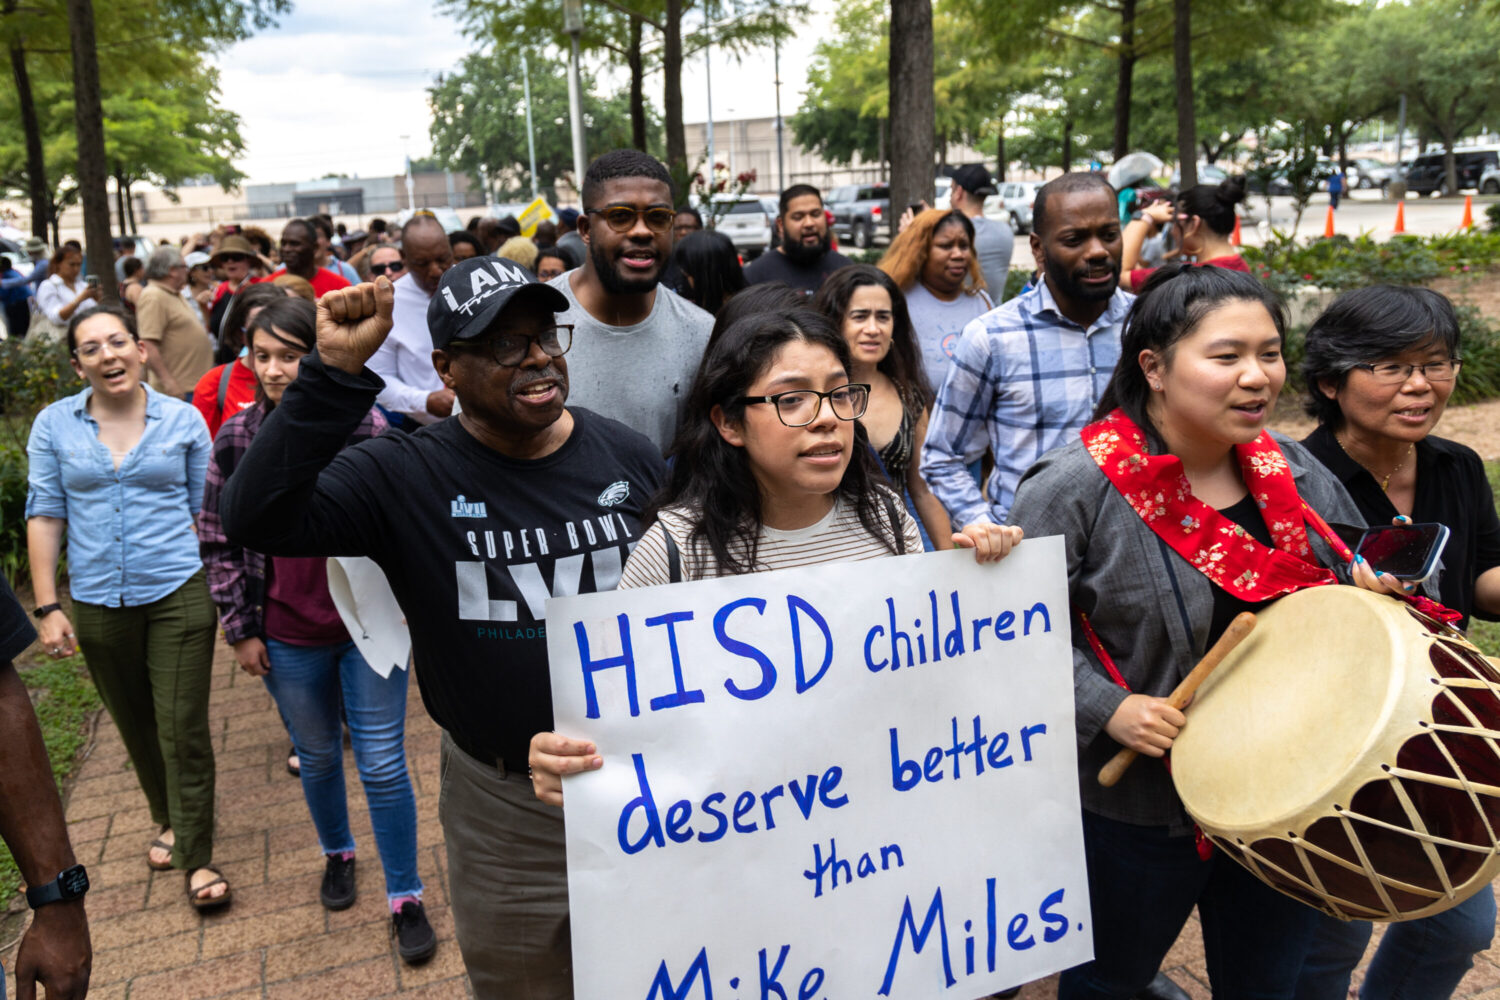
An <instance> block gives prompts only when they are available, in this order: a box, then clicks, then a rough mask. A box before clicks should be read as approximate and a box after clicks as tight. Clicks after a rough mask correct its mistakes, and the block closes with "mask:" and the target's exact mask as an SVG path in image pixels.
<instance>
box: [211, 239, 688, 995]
mask: <svg viewBox="0 0 1500 1000" xmlns="http://www.w3.org/2000/svg"><path fill="white" fill-rule="evenodd" d="M393 298H394V295H393V292H392V288H391V284H390V282H389V281H387V280H386V279H385V278H383V277H382V278H379V279H377V280H376V282H375V283H374V284H362V285H356V286H354V287H352V288H347V289H342V290H339V291H335V292H330V293H328V294H327V295H325V296H323V298H322V299H320V300H319V302H318V321H317V324H318V325H317V340H318V345H317V350H316V351H315V352H314V353H312V354H310V355H308V356H307V357H306V358H304V359H303V361H302V367H301V370H300V373H299V374H298V377H297V380H296V381H295V382H293V383H292V384H291V385H289V386H288V387H287V389H286V392H285V394H284V395H283V397H282V401H281V405H279V406H277V407H276V409H275V410H274V411H273V412H272V413H271V415H270V416H269V417H267V418H266V421H265V423H264V424H263V425H262V427H261V430H260V433H259V434H258V435H257V436H256V438H255V442H254V444H252V445H251V447H250V449H249V451H248V452H247V453H246V454H245V457H244V459H243V460H242V461H241V463H240V466H239V468H238V469H236V470H235V472H234V474H233V475H232V476H231V477H230V479H229V482H228V483H227V485H226V487H225V490H224V496H223V501H222V503H221V504H220V512H221V514H222V515H223V519H224V527H225V529H226V531H227V532H228V534H229V536H230V538H231V539H233V540H235V541H237V542H239V543H241V544H244V545H245V546H247V547H250V548H253V549H255V550H257V551H260V552H266V553H269V554H273V555H286V556H292V555H296V556H312V555H363V556H369V557H370V558H371V559H373V560H374V561H375V562H376V563H378V564H379V565H380V567H381V568H382V569H383V570H384V571H385V575H386V577H387V579H389V580H390V583H391V588H392V590H393V591H394V592H395V595H396V598H397V600H398V601H399V603H400V605H401V608H402V610H403V612H404V613H405V615H406V618H407V624H408V625H409V627H410V629H411V637H412V649H413V661H414V667H415V670H416V674H417V681H418V684H419V686H420V688H421V692H422V701H423V703H424V704H425V705H426V706H427V710H428V712H429V713H430V714H431V715H432V717H433V719H434V720H436V722H437V723H438V725H439V726H441V727H442V729H443V737H442V764H441V768H442V775H443V778H442V783H443V790H442V795H441V796H440V799H439V818H440V820H441V821H442V825H443V836H444V842H445V844H446V845H447V850H448V869H449V870H448V878H449V896H450V899H451V900H452V904H453V916H454V923H455V926H456V929H457V935H458V944H459V948H460V949H461V951H462V952H463V958H464V965H465V966H466V967H467V968H468V972H469V978H470V981H471V982H472V983H473V986H474V993H475V995H476V996H477V997H480V998H491V997H493V998H500V997H506V998H509V997H519V996H524V997H533V998H546V1000H553V998H556V1000H565V998H570V997H571V996H572V994H573V986H572V968H571V954H570V936H569V932H568V910H567V903H568V884H567V868H566V850H565V846H564V839H563V819H562V813H561V812H559V811H558V810H556V809H553V808H550V807H548V806H545V805H543V804H542V803H541V802H539V801H537V799H536V797H535V796H534V795H533V793H532V789H531V780H530V778H529V777H528V774H527V766H526V756H527V749H528V745H529V742H530V740H531V737H532V735H533V734H534V733H537V732H542V731H547V730H550V729H551V728H552V699H551V686H550V682H549V679H548V673H547V640H546V617H545V615H546V613H545V605H546V600H547V598H548V597H552V596H563V595H571V594H579V593H592V592H595V591H603V590H612V589H614V587H615V585H616V584H617V583H618V582H619V579H620V570H621V568H622V566H623V565H624V562H625V558H626V556H627V555H628V554H629V549H630V546H631V544H633V543H634V541H635V540H636V539H637V538H639V537H640V533H641V517H642V514H643V513H644V511H645V508H646V504H647V502H648V500H649V498H650V496H651V494H652V493H653V492H654V491H655V490H656V487H657V485H658V484H659V483H660V481H661V479H662V477H663V476H664V474H665V469H664V466H663V464H662V461H661V458H660V456H659V454H658V452H657V449H656V447H655V446H654V445H653V444H652V443H651V442H650V441H648V440H647V439H646V438H645V437H643V436H642V435H640V434H638V433H636V432H634V431H632V430H630V429H629V428H627V427H625V426H624V425H623V424H620V423H617V422H615V421H613V420H608V419H606V418H604V417H600V416H598V415H596V414H594V413H592V412H590V411H588V410H585V409H580V408H573V407H567V406H565V402H566V400H567V396H568V365H567V362H566V361H565V360H564V355H565V354H566V353H567V350H568V347H569V346H570V344H571V340H572V332H573V331H572V329H571V328H570V327H568V326H560V325H558V324H557V321H556V315H555V314H556V313H557V312H558V311H560V310H563V309H566V308H567V305H568V302H567V299H566V298H565V297H564V296H563V295H562V294H561V293H560V292H559V291H558V290H557V289H556V288H554V287H551V286H549V285H543V284H539V283H538V282H537V281H536V279H535V278H534V277H533V276H532V275H531V274H530V272H528V271H526V270H525V269H524V268H522V267H520V266H519V265H516V264H514V263H512V262H510V261H505V260H501V259H498V258H495V257H489V256H484V257H475V258H471V259H469V260H466V261H462V262H460V263H458V264H455V265H454V266H453V267H452V268H450V269H449V270H448V271H447V272H446V273H444V274H443V276H442V279H441V281H440V282H439V283H438V287H437V293H436V294H435V295H433V297H432V301H431V303H430V305H429V307H428V311H427V321H428V327H429V331H430V333H431V335H432V345H433V352H432V363H433V366H434V367H435V368H436V369H437V372H438V375H439V376H440V377H441V379H442V382H443V385H444V386H445V387H447V388H449V389H451V390H452V391H453V393H454V394H455V395H456V396H457V398H458V401H459V403H460V405H461V412H460V413H459V414H458V416H457V418H456V419H452V420H444V421H440V422H438V423H435V424H431V425H429V426H426V427H423V428H421V429H419V430H418V431H416V432H415V433H413V434H409V435H403V434H390V435H384V436H382V437H378V438H374V439H371V440H368V441H364V442H362V443H360V444H358V445H355V446H354V447H351V448H347V449H343V450H342V451H341V450H340V449H341V448H343V445H344V442H345V441H346V440H347V439H348V437H349V434H350V433H351V432H352V431H353V429H354V428H355V426H356V425H357V424H358V423H359V421H360V420H361V419H362V418H363V416H364V414H365V413H367V412H368V411H369V409H370V407H371V405H372V404H373V403H374V402H375V397H376V395H377V394H378V393H379V392H380V390H381V388H382V386H383V383H382V381H381V379H380V378H379V377H378V376H377V375H375V374H374V373H372V372H371V371H370V370H369V369H368V368H367V367H366V362H368V361H369V359H370V358H371V357H372V356H373V355H374V354H375V352H376V350H377V349H378V348H379V347H380V345H381V343H382V342H383V341H384V340H385V338H386V335H387V334H388V333H389V332H390V329H391V310H392V303H393ZM395 919H396V932H397V935H398V937H399V936H400V934H401V932H402V929H403V927H402V924H401V915H400V914H397V916H396V918H395Z"/></svg>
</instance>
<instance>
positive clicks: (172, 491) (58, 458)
mask: <svg viewBox="0 0 1500 1000" xmlns="http://www.w3.org/2000/svg"><path fill="white" fill-rule="evenodd" d="M67 337H68V351H69V353H70V354H71V355H72V358H73V370H74V371H75V372H77V373H78V375H79V376H80V377H81V378H83V379H84V380H85V381H86V382H87V383H88V384H87V385H86V386H85V387H84V390H83V391H82V392H80V393H78V394H77V395H74V396H69V397H67V398H66V399H60V400H58V401H57V402H55V403H53V404H52V405H51V406H49V407H47V408H46V409H45V410H43V411H42V412H41V413H40V414H39V415H38V416H37V418H36V422H35V423H33V424H32V427H31V439H30V441H29V442H28V444H27V447H26V452H27V458H28V460H29V463H30V473H29V490H28V493H27V497H26V518H27V522H26V533H27V548H28V550H29V553H30V556H31V585H32V590H33V592H34V593H35V594H36V599H37V603H38V605H39V607H38V608H37V617H38V618H39V619H40V632H41V641H42V645H43V647H44V648H46V650H47V651H48V653H50V654H51V655H52V656H54V657H56V658H62V657H64V656H68V655H71V654H72V653H73V652H74V648H75V644H74V640H75V633H74V627H73V625H72V624H71V623H70V622H69V621H68V617H67V615H65V614H64V613H63V611H62V608H61V607H60V605H59V604H58V600H57V560H58V554H59V550H60V549H61V546H62V541H63V536H64V532H65V531H66V535H67V547H68V575H69V581H68V587H69V590H70V591H71V594H72V598H73V613H74V616H75V618H76V619H77V623H78V624H77V633H76V640H77V648H78V649H80V650H82V652H83V656H84V660H85V662H87V664H88V668H89V674H90V675H91V676H92V677H93V679H94V684H95V686H96V687H97V688H98V689H99V696H100V698H101V699H102V700H103V701H104V706H105V708H107V709H108V710H109V714H110V717H111V718H113V719H114V721H115V725H116V726H118V727H119V729H120V736H121V738H122V739H123V740H124V742H125V748H126V750H127V751H128V752H129V754H130V761H131V764H132V766H133V767H134V768H135V772H136V775H137V777H138V778H139V780H140V783H141V790H142V791H143V792H145V793H146V801H147V803H148V804H149V805H150V808H151V818H152V820H153V821H154V822H156V823H157V824H159V825H160V827H161V833H160V834H159V836H158V839H157V840H156V841H155V842H154V843H153V844H152V845H151V849H150V851H149V853H148V854H147V864H149V865H150V866H151V867H152V868H155V869H158V870H165V869H168V868H179V869H182V870H183V871H184V872H186V878H187V887H188V888H187V894H188V899H189V901H190V902H191V903H192V904H193V906H194V907H197V908H199V909H205V908H211V907H218V906H223V905H224V904H225V903H227V902H229V898H230V892H229V885H228V884H227V883H226V882H225V881H224V879H223V876H222V875H220V873H219V872H218V871H216V870H215V869H214V868H213V867H212V865H211V861H212V857H213V834H214V754H213V744H212V739H211V737H210V735H209V727H208V693H209V680H210V674H211V665H212V660H213V643H214V631H215V625H216V620H215V616H214V605H213V601H211V600H210V599H209V596H208V583H207V580H206V579H205V574H204V572H203V564H202V562H201V561H200V559H199V556H198V538H197V535H196V534H195V532H194V529H193V517H194V515H195V514H197V513H198V509H199V507H200V506H201V504H202V499H203V483H204V476H205V474H206V471H207V467H208V457H209V437H208V428H207V427H206V426H204V423H203V418H202V417H201V416H199V415H198V412H197V411H196V410H194V409H193V408H192V407H191V406H190V405H188V404H187V403H184V402H182V401H181V400H177V399H171V398H169V397H166V396H163V395H161V394H160V393H158V392H156V391H154V390H152V389H151V388H150V387H148V386H147V385H145V383H144V382H143V381H142V379H141V375H142V372H143V371H144V367H145V363H146V354H145V350H144V349H143V348H142V347H141V344H140V341H139V340H138V339H137V338H136V334H135V328H134V324H133V323H132V322H131V320H130V318H129V317H128V316H126V314H125V313H124V312H122V311H120V310H119V309H118V308H116V307H113V306H100V307H99V308H98V309H94V310H92V311H90V312H88V313H86V314H84V315H80V316H75V317H74V318H73V320H72V322H71V323H69V324H68V334H67Z"/></svg>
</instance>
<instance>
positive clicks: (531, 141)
mask: <svg viewBox="0 0 1500 1000" xmlns="http://www.w3.org/2000/svg"><path fill="white" fill-rule="evenodd" d="M574 41H577V36H574ZM521 90H522V92H523V93H524V94H525V96H526V153H527V155H528V156H530V157H531V197H532V198H533V199H535V198H536V197H537V190H536V135H535V133H533V132H532V130H531V71H530V69H529V68H528V67H527V65H526V53H524V52H522V53H521Z"/></svg>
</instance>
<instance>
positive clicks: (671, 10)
mask: <svg viewBox="0 0 1500 1000" xmlns="http://www.w3.org/2000/svg"><path fill="white" fill-rule="evenodd" d="M665 26H666V30H665V31H664V32H662V34H663V36H664V37H663V39H662V55H661V68H662V78H663V93H662V102H661V103H662V114H663V115H664V116H665V117H666V120H667V166H668V167H671V168H675V169H680V170H682V171H683V172H684V173H686V172H687V169H688V162H687V133H686V132H685V131H684V130H683V127H682V0H667V17H666V22H665ZM708 166H709V170H712V169H713V164H712V163H710V164H709V165H708Z"/></svg>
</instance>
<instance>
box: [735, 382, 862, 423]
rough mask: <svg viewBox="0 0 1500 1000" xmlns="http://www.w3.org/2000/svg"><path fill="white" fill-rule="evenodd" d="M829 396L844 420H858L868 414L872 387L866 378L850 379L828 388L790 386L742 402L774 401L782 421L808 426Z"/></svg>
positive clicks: (840, 417)
mask: <svg viewBox="0 0 1500 1000" xmlns="http://www.w3.org/2000/svg"><path fill="white" fill-rule="evenodd" d="M825 399H826V400H828V403H829V405H831V406H832V407H833V415H834V416H835V417H838V418H839V419H840V420H858V419H859V418H860V417H862V416H864V415H865V407H866V406H868V405H870V387H869V385H867V384H865V383H863V382H850V383H849V384H848V385H841V386H839V387H838V388H837V389H829V390H828V391H827V392H819V391H818V390H816V389H788V390H787V391H786V392H778V393H775V394H773V395H770V396H745V397H742V398H741V399H740V402H741V403H744V404H745V405H746V406H754V405H755V404H756V403H770V404H771V405H772V406H774V407H776V416H777V417H779V418H780V419H781V422H782V423H784V424H786V425H787V426H788V427H806V426H807V425H808V424H810V423H812V422H813V421H814V420H816V419H818V414H819V413H820V412H822V410H823V400H825Z"/></svg>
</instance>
